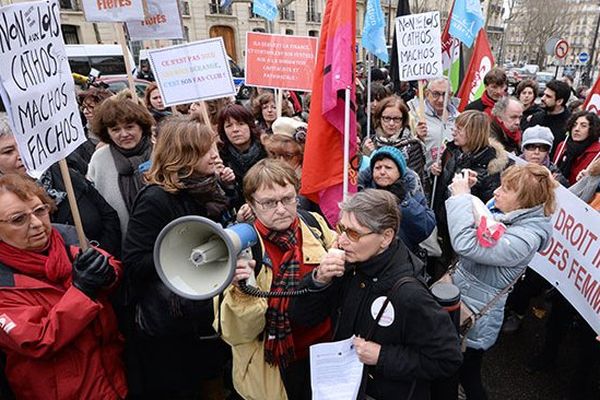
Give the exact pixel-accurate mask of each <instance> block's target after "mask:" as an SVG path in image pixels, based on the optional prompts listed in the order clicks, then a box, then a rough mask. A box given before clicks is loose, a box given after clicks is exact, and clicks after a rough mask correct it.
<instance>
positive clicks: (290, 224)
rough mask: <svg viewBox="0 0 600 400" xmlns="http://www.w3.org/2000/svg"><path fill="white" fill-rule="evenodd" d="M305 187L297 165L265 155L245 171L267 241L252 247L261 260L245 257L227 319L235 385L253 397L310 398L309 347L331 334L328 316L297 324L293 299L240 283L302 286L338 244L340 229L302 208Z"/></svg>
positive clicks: (226, 306)
mask: <svg viewBox="0 0 600 400" xmlns="http://www.w3.org/2000/svg"><path fill="white" fill-rule="evenodd" d="M299 186H300V182H299V180H298V177H297V175H296V173H295V171H294V170H293V169H292V168H291V167H290V166H289V165H288V164H286V163H284V162H282V161H280V160H272V159H264V160H261V161H259V162H258V163H256V164H255V165H254V166H253V167H252V168H251V169H250V171H248V173H247V174H246V176H245V177H244V197H245V198H246V202H247V204H249V206H250V207H251V209H252V211H253V213H254V215H255V217H256V219H255V221H254V228H255V229H256V232H257V234H258V236H259V241H260V244H259V245H258V246H257V247H255V248H254V249H253V251H252V254H253V258H254V260H252V261H249V260H245V259H240V260H238V264H237V269H236V272H235V277H234V285H233V286H231V287H229V288H228V289H227V290H226V291H225V292H224V298H223V301H222V304H221V307H220V321H221V324H222V325H221V327H222V332H223V339H224V340H225V341H226V342H227V343H229V344H230V345H231V346H232V350H233V384H234V386H235V389H236V390H237V391H238V393H239V394H240V395H242V397H244V398H246V399H261V400H281V399H284V400H285V399H290V400H293V399H301V400H304V399H306V400H309V399H310V398H311V393H310V392H311V391H310V374H309V371H310V368H309V359H308V348H309V346H310V345H312V344H315V343H320V342H325V341H329V340H330V338H331V324H330V322H329V320H323V321H321V322H320V323H318V324H315V325H314V326H311V327H296V326H294V325H293V324H292V323H291V321H290V319H289V317H288V305H289V302H290V300H289V298H285V297H283V298H269V299H263V298H259V297H252V296H249V295H247V294H245V293H244V292H243V291H242V290H241V289H240V288H239V287H238V282H239V281H240V280H246V279H248V278H249V277H250V276H255V277H256V286H257V287H258V288H259V289H261V290H267V291H269V290H270V291H278V292H285V291H291V290H296V289H298V286H299V284H300V281H301V280H302V278H303V277H305V276H307V275H310V274H311V273H313V270H314V268H315V267H316V266H317V265H318V264H319V261H320V260H321V258H322V257H323V256H324V255H325V254H326V251H327V250H326V249H327V248H329V247H330V246H331V244H332V242H333V238H334V235H333V232H331V231H330V230H329V228H328V227H327V224H326V223H325V220H324V219H323V218H321V217H320V216H319V215H317V214H313V213H307V212H299V211H298V210H297V200H296V199H297V196H298V188H299ZM217 324H218V322H217V321H215V326H216V325H217Z"/></svg>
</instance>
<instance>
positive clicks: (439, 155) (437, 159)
mask: <svg viewBox="0 0 600 400" xmlns="http://www.w3.org/2000/svg"><path fill="white" fill-rule="evenodd" d="M453 45H454V44H452V46H453ZM446 83H447V85H448V88H447V89H446V93H444V111H442V136H441V137H440V144H439V146H438V151H437V154H436V155H435V163H436V164H437V163H438V162H440V159H441V158H442V151H441V150H442V145H443V144H444V139H445V138H446V129H447V127H448V102H449V101H450V90H451V89H452V88H451V87H450V80H449V79H446ZM437 181H438V175H435V176H434V177H433V186H432V187H431V203H430V207H432V208H433V202H434V201H435V187H436V186H437Z"/></svg>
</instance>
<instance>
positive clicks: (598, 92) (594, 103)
mask: <svg viewBox="0 0 600 400" xmlns="http://www.w3.org/2000/svg"><path fill="white" fill-rule="evenodd" d="M583 109H584V110H587V111H591V112H595V113H596V114H600V76H599V77H598V79H596V83H594V86H593V87H592V90H591V91H590V93H589V94H588V95H587V97H586V98H585V103H583Z"/></svg>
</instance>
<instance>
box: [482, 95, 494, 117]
mask: <svg viewBox="0 0 600 400" xmlns="http://www.w3.org/2000/svg"><path fill="white" fill-rule="evenodd" d="M481 103H482V104H483V112H484V113H486V114H487V115H492V108H494V106H495V105H496V100H494V99H492V98H491V97H490V96H488V94H487V91H486V90H484V91H483V94H482V95H481Z"/></svg>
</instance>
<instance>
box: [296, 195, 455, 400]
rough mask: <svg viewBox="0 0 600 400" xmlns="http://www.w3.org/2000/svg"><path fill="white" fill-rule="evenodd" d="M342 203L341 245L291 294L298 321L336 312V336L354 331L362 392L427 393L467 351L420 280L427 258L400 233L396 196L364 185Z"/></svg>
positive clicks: (387, 395) (382, 395) (382, 399)
mask: <svg viewBox="0 0 600 400" xmlns="http://www.w3.org/2000/svg"><path fill="white" fill-rule="evenodd" d="M340 207H341V215H340V221H339V223H338V225H337V232H338V235H339V236H338V238H337V241H336V243H335V246H336V247H337V248H339V250H337V251H330V252H329V253H328V254H327V255H326V256H325V257H324V258H323V260H322V261H321V263H320V265H319V266H318V267H317V268H316V269H315V271H314V272H313V273H312V274H310V275H308V276H306V277H305V278H304V280H303V282H302V287H305V288H308V289H310V291H309V294H308V295H306V296H303V297H298V298H294V299H293V300H292V304H291V306H290V318H291V320H292V324H293V325H295V326H299V327H306V328H307V327H311V326H315V325H318V324H320V323H322V321H325V320H327V319H329V318H331V319H332V323H333V326H334V331H333V339H334V340H342V339H348V338H350V337H352V336H355V339H354V346H355V348H356V353H357V355H358V358H359V360H360V361H361V362H362V363H363V364H365V374H364V378H363V384H362V389H361V393H360V394H359V397H358V398H359V399H363V398H364V396H365V394H366V395H367V396H370V397H369V398H373V399H376V400H387V399H389V400H392V399H393V400H395V399H411V400H417V399H419V400H420V399H423V400H425V399H429V398H430V383H431V381H433V380H435V379H438V378H443V377H449V376H451V375H452V374H454V373H455V372H456V371H457V370H458V368H459V366H460V363H461V361H462V356H461V352H460V344H459V340H458V334H457V332H456V328H455V327H454V325H453V324H452V321H451V319H450V316H449V314H448V312H446V311H445V310H443V309H442V308H441V307H440V305H439V304H438V303H437V302H436V301H435V300H434V298H433V296H432V295H431V293H430V292H429V290H428V288H427V287H426V286H425V284H424V283H423V282H422V269H423V264H422V263H421V262H420V261H419V260H418V259H417V258H416V256H414V255H413V254H411V253H410V252H409V251H408V249H407V248H406V246H405V245H404V243H402V241H401V240H399V239H397V237H396V236H397V232H398V229H399V226H400V218H401V216H400V211H399V209H398V204H397V199H396V197H395V196H394V195H393V194H392V193H390V192H388V191H384V190H378V189H366V190H364V191H362V192H359V193H357V194H356V195H354V196H353V197H351V198H349V199H348V200H346V201H344V202H343V203H342V204H341V206H340ZM386 299H387V300H389V302H388V303H387V305H384V304H385V303H386ZM382 309H383V311H382Z"/></svg>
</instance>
